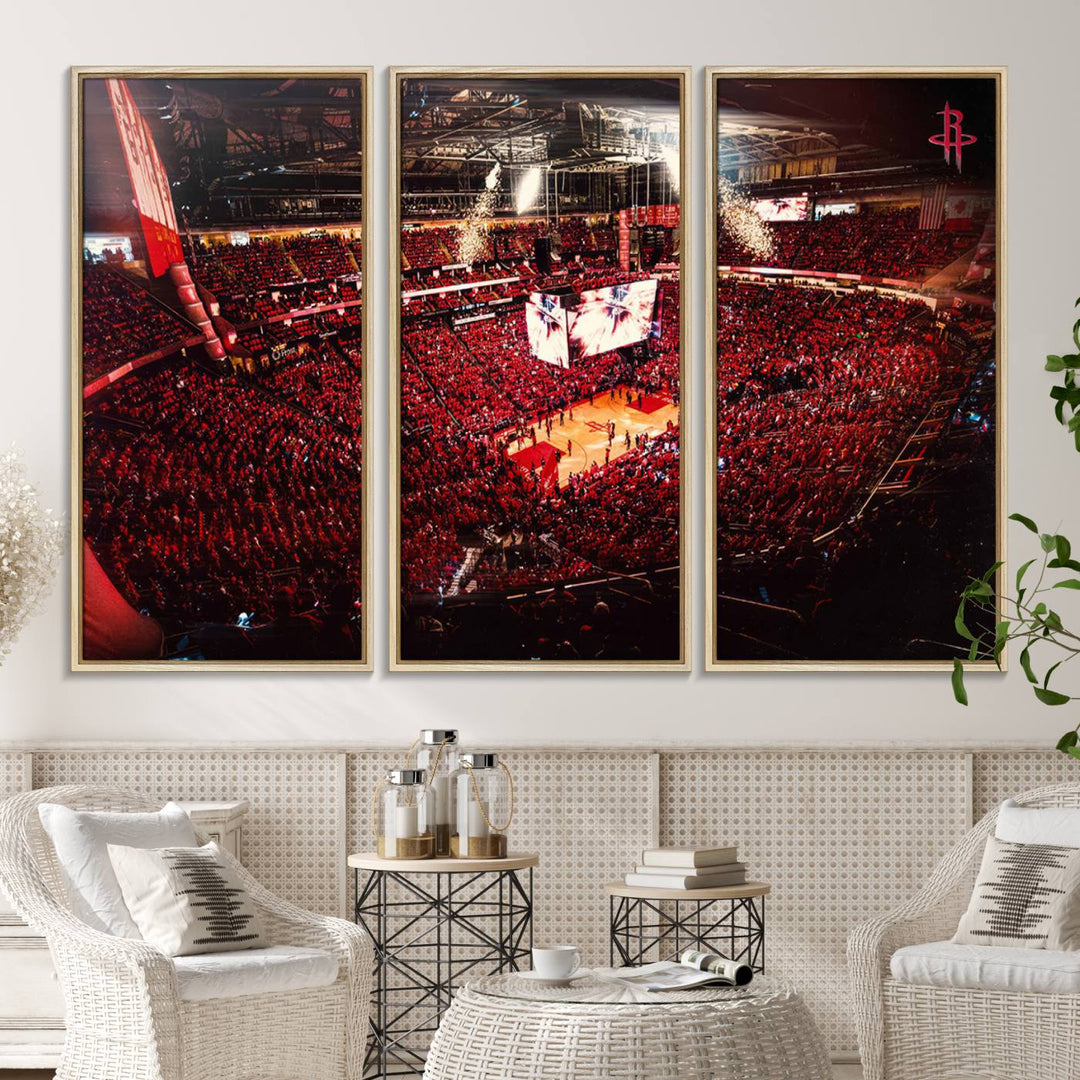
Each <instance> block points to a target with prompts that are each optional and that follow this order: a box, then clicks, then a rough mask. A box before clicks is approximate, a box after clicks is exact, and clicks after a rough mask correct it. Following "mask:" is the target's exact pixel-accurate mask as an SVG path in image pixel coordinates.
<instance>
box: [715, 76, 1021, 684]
mask: <svg viewBox="0 0 1080 1080" xmlns="http://www.w3.org/2000/svg"><path fill="white" fill-rule="evenodd" d="M706 78H707V84H708V90H709V95H708V118H707V131H708V140H707V145H708V150H709V161H708V174H707V175H708V180H709V191H710V198H709V200H708V211H709V212H708V228H709V241H708V248H707V252H706V258H707V263H708V281H709V288H710V293H709V301H708V307H707V311H706V322H707V327H708V329H707V343H706V356H707V380H708V385H709V402H708V407H709V411H710V415H711V424H710V432H709V436H708V437H709V452H710V470H709V478H708V482H709V490H708V493H707V497H706V505H707V507H708V522H707V526H706V529H707V534H706V547H707V552H708V555H707V567H708V576H709V584H708V587H707V596H706V599H707V604H706V606H707V616H706V624H707V631H708V632H707V644H706V650H707V651H706V667H707V668H710V669H728V668H748V669H760V668H771V669H777V668H779V669H785V668H791V669H800V668H812V667H821V666H825V667H832V668H836V667H849V668H855V669H859V668H865V667H874V668H879V669H880V668H886V667H889V668H895V669H899V670H912V669H918V668H930V669H933V668H940V667H947V666H949V665H950V664H951V662H952V658H953V657H955V656H957V655H960V654H961V653H962V652H963V645H964V642H963V641H962V640H961V639H960V638H958V637H957V635H956V632H955V630H954V628H953V619H954V616H955V614H956V605H957V597H958V596H959V593H960V591H961V589H963V588H964V586H965V585H966V584H967V583H968V582H969V581H970V580H971V579H972V578H973V577H981V576H982V575H983V574H984V573H985V572H986V571H987V570H989V569H990V568H991V567H992V566H993V564H994V563H995V561H997V560H998V559H1004V538H1003V534H1002V530H1001V520H1002V517H1003V509H1002V507H1003V504H1004V455H1003V446H1004V442H1003V430H1004V429H1003V426H1002V424H1001V422H1000V421H1001V416H1002V407H1003V403H1004V394H1003V387H1002V376H1003V369H1002V364H1001V358H1002V347H1003V341H1004V333H1003V311H1004V308H1003V304H1002V303H1001V301H1002V290H1001V279H1000V276H999V268H1000V267H1001V266H1002V265H1003V264H1004V260H1003V258H1002V257H1001V255H1002V252H1003V250H1004V247H1003V245H1004V229H1003V227H1002V226H1003V211H1004V188H1003V182H1002V176H1003V174H1002V163H1003V161H1004V147H1003V135H1004V124H1003V114H1002V100H1003V99H1002V78H1003V73H1002V72H999V71H983V72H973V71H894V72H865V71H839V72H823V71H813V72H798V71H787V72H785V71H781V72H775V71H770V72H764V71H743V72H739V71H731V70H726V69H716V70H710V71H708V72H707V75H706ZM1002 572H1003V571H1002Z"/></svg>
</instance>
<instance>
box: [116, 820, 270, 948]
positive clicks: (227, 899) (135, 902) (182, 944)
mask: <svg viewBox="0 0 1080 1080" xmlns="http://www.w3.org/2000/svg"><path fill="white" fill-rule="evenodd" d="M109 858H110V859H111V860H112V865H113V870H115V871H116V879H117V881H119V882H120V891H121V892H122V893H123V894H124V902H125V903H126V904H127V906H128V910H129V911H130V912H131V917H132V919H134V920H135V925H136V926H138V928H139V933H140V934H142V937H143V940H144V941H145V942H147V943H148V944H150V945H153V946H154V948H155V949H160V950H161V952H163V953H165V954H166V956H195V955H197V954H199V953H212V952H236V951H237V950H238V949H262V948H265V947H266V946H267V945H269V944H270V943H269V942H268V941H266V940H264V937H263V929H262V921H261V920H260V918H259V912H258V911H257V909H256V908H255V905H254V904H253V903H252V902H251V898H250V897H249V896H248V894H247V889H245V888H244V885H243V882H242V881H241V880H240V877H239V875H238V874H237V873H236V871H235V870H233V868H232V867H231V866H230V865H229V864H228V863H227V862H226V861H225V859H224V857H223V855H222V851H221V848H219V847H218V846H217V844H215V843H213V842H212V841H211V842H210V843H209V844H205V845H204V846H203V847H168V848H154V849H148V848H134V847H118V846H117V845H116V844H110V845H109Z"/></svg>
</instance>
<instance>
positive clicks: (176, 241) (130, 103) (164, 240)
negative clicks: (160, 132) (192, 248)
mask: <svg viewBox="0 0 1080 1080" xmlns="http://www.w3.org/2000/svg"><path fill="white" fill-rule="evenodd" d="M105 85H106V87H107V88H108V92H109V103H110V104H111V105H112V111H113V116H114V117H115V118H116V129H117V131H119V133H120V143H121V145H122V146H123V148H124V160H125V162H126V163H127V171H128V176H129V177H131V190H132V192H133V193H134V196H135V209H136V210H137V211H138V212H139V223H140V224H141V225H142V232H143V236H144V237H145V238H146V251H147V255H148V256H149V259H150V272H151V273H152V274H153V275H154V277H160V275H162V274H164V273H165V271H166V270H168V268H169V266H170V265H171V264H172V263H177V262H182V261H183V259H184V253H183V250H182V249H181V247H180V232H179V230H178V229H177V227H176V212H175V210H174V209H173V202H172V191H171V190H170V188H169V178H168V176H167V175H166V173H165V166H164V165H163V164H162V163H161V158H160V157H159V156H158V152H157V147H156V146H155V145H154V140H153V138H152V137H151V135H150V128H149V127H147V124H146V120H145V119H144V118H143V115H142V113H140V112H139V108H138V106H137V105H136V104H135V99H134V98H132V96H131V91H130V90H128V87H127V83H126V82H124V80H123V79H106V80H105Z"/></svg>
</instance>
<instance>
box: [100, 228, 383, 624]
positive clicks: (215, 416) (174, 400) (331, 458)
mask: <svg viewBox="0 0 1080 1080" xmlns="http://www.w3.org/2000/svg"><path fill="white" fill-rule="evenodd" d="M359 259H360V244H359V240H358V238H357V236H356V234H354V233H349V234H328V233H321V232H310V233H307V234H300V235H293V236H290V237H286V238H284V240H279V239H266V240H252V241H251V242H250V243H247V244H213V245H204V244H202V243H199V244H198V245H197V247H196V250H195V251H194V252H192V253H191V261H192V263H193V265H195V266H197V267H198V271H197V272H196V279H197V280H198V282H199V284H201V285H204V286H206V285H207V284H210V285H211V286H217V287H218V288H222V289H224V290H227V291H225V292H223V294H222V295H221V297H220V299H221V301H222V311H223V314H225V315H226V317H227V318H230V319H232V320H234V321H235V322H236V323H237V324H239V325H241V326H243V327H245V328H244V329H243V330H242V331H241V332H240V336H239V343H240V346H241V349H242V350H243V349H246V350H248V351H250V352H251V353H253V354H255V355H256V356H259V357H260V358H261V359H262V362H260V363H258V364H252V365H249V366H248V367H247V369H246V373H244V371H243V370H241V371H239V372H237V373H233V374H229V375H223V374H221V373H220V372H218V371H216V370H211V368H210V367H209V366H206V367H204V366H201V365H200V364H199V363H198V362H196V361H194V360H183V359H180V358H175V359H174V360H172V361H171V362H170V361H166V362H165V364H163V365H160V366H157V367H155V368H149V369H146V370H144V371H141V372H139V373H138V374H137V375H135V376H129V377H127V378H124V379H122V380H120V381H119V382H118V383H116V384H115V385H114V386H113V387H111V388H110V389H108V390H107V391H105V392H102V393H100V394H98V395H96V396H95V397H94V398H92V399H91V400H90V401H89V402H88V403H87V420H86V423H85V425H84V439H83V443H84V522H85V525H84V529H85V535H86V537H87V540H88V541H89V543H90V544H91V546H92V547H93V549H94V551H95V553H96V554H97V556H98V558H99V559H100V560H101V562H102V564H103V566H104V567H105V569H106V572H107V573H108V574H109V576H110V578H111V579H112V581H113V582H114V583H115V584H116V585H117V587H118V588H119V589H120V591H121V592H122V594H123V595H124V596H125V597H126V598H127V599H128V600H129V601H130V602H131V603H132V604H133V605H135V606H136V607H137V608H140V609H145V610H147V611H148V612H150V613H151V614H152V615H154V616H156V617H159V618H162V619H163V620H165V621H168V620H174V621H175V620H179V621H181V622H183V623H184V624H185V625H191V624H192V622H193V621H205V622H208V623H228V624H235V623H236V622H237V620H238V619H239V618H240V617H241V614H246V615H247V616H249V619H250V621H251V623H252V625H259V624H265V623H267V622H271V621H273V622H275V623H278V624H280V623H281V620H294V621H297V620H298V621H301V624H302V625H301V629H300V631H299V632H300V634H301V636H303V634H305V633H307V630H306V629H305V627H307V626H308V624H309V623H310V625H311V626H312V627H314V625H315V623H316V622H317V621H318V616H319V613H320V612H326V611H327V610H328V609H329V607H330V606H331V605H334V606H335V607H336V608H338V609H340V610H347V611H350V612H352V613H353V614H355V613H356V612H357V611H358V610H359V604H360V588H361V582H362V567H361V552H362V548H363V542H362V541H363V520H362V507H363V491H362V468H361V465H362V445H361V433H362V423H363V395H362V370H363V368H362V355H361V344H360V341H361V338H360V322H361V308H360V306H359V305H353V306H347V307H344V308H343V309H340V310H339V309H338V308H336V307H334V308H331V309H330V310H327V311H322V312H319V313H318V314H317V315H314V316H306V317H303V318H293V319H290V320H286V321H283V320H281V319H280V318H279V319H278V320H277V321H273V322H270V321H267V320H271V319H273V318H274V317H275V316H280V315H282V314H287V313H289V312H292V311H296V310H300V309H303V308H308V307H318V306H323V305H327V304H336V303H341V302H343V301H354V300H358V299H359V297H360V292H359V285H358V282H357V281H356V280H355V275H356V274H357V271H358V268H359ZM102 278H104V280H105V286H107V290H106V288H105V286H103V285H101V284H100V282H101V280H102ZM280 279H284V280H285V284H280V283H279V280H280ZM88 280H89V281H90V285H89V288H90V289H91V291H92V292H93V293H94V295H95V296H97V295H104V296H106V297H116V296H118V295H119V296H120V301H116V302H114V303H113V304H112V305H111V306H109V307H103V306H102V305H98V306H96V307H95V306H94V304H93V303H91V304H90V305H89V306H88V308H87V309H86V311H87V313H86V314H84V326H88V327H89V328H90V334H91V337H93V336H94V335H95V334H96V333H97V332H99V331H100V332H101V333H104V332H105V330H107V327H108V321H107V320H106V319H105V316H106V315H109V316H110V317H111V320H112V322H113V323H114V324H117V325H119V326H121V327H123V326H125V325H127V324H128V323H131V324H134V325H135V326H137V327H138V328H143V327H145V326H147V325H149V326H150V327H154V326H155V325H156V324H155V323H154V321H153V320H151V319H146V318H144V315H145V313H144V311H143V309H142V307H141V304H142V300H141V298H140V297H139V296H138V295H137V294H136V295H135V297H134V299H132V290H133V286H130V285H129V284H128V283H127V282H126V281H125V280H124V279H123V278H120V277H119V276H118V275H116V274H112V273H108V274H107V275H106V273H105V272H104V271H102V272H100V273H95V274H93V275H91V276H90V278H89V279H88ZM117 283H119V284H117ZM125 286H126V287H125ZM121 301H122V305H123V306H122V311H121V313H120V314H117V313H116V311H115V310H114V309H115V308H116V307H117V304H119V303H120V302H121ZM163 310H164V309H163ZM144 332H145V331H144ZM133 339H134V340H136V341H139V338H138V337H135V336H133V337H132V338H129V339H128V340H127V341H126V344H125V345H123V346H122V345H121V344H120V343H119V342H117V354H118V356H117V357H114V358H113V359H117V358H119V359H130V358H131V340H133ZM141 344H142V343H141V342H140V348H141ZM271 354H272V355H273V359H272V361H271V360H270V356H271ZM114 366H115V364H114V363H112V362H110V364H109V367H114ZM240 367H241V368H243V365H240Z"/></svg>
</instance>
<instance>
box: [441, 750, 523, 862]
mask: <svg viewBox="0 0 1080 1080" xmlns="http://www.w3.org/2000/svg"><path fill="white" fill-rule="evenodd" d="M459 762H460V769H459V771H458V773H457V775H456V777H455V778H454V788H455V792H454V794H455V797H456V805H457V813H456V822H455V832H454V835H453V836H451V838H450V850H451V853H452V854H453V855H454V856H455V857H457V858H462V859H505V858H506V852H507V835H508V832H509V829H510V826H511V824H512V823H513V820H514V781H513V778H512V777H511V775H510V770H509V769H508V768H507V767H506V765H505V764H504V763H503V762H502V761H500V760H499V755H498V754H490V753H465V754H461V755H460V757H459Z"/></svg>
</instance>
